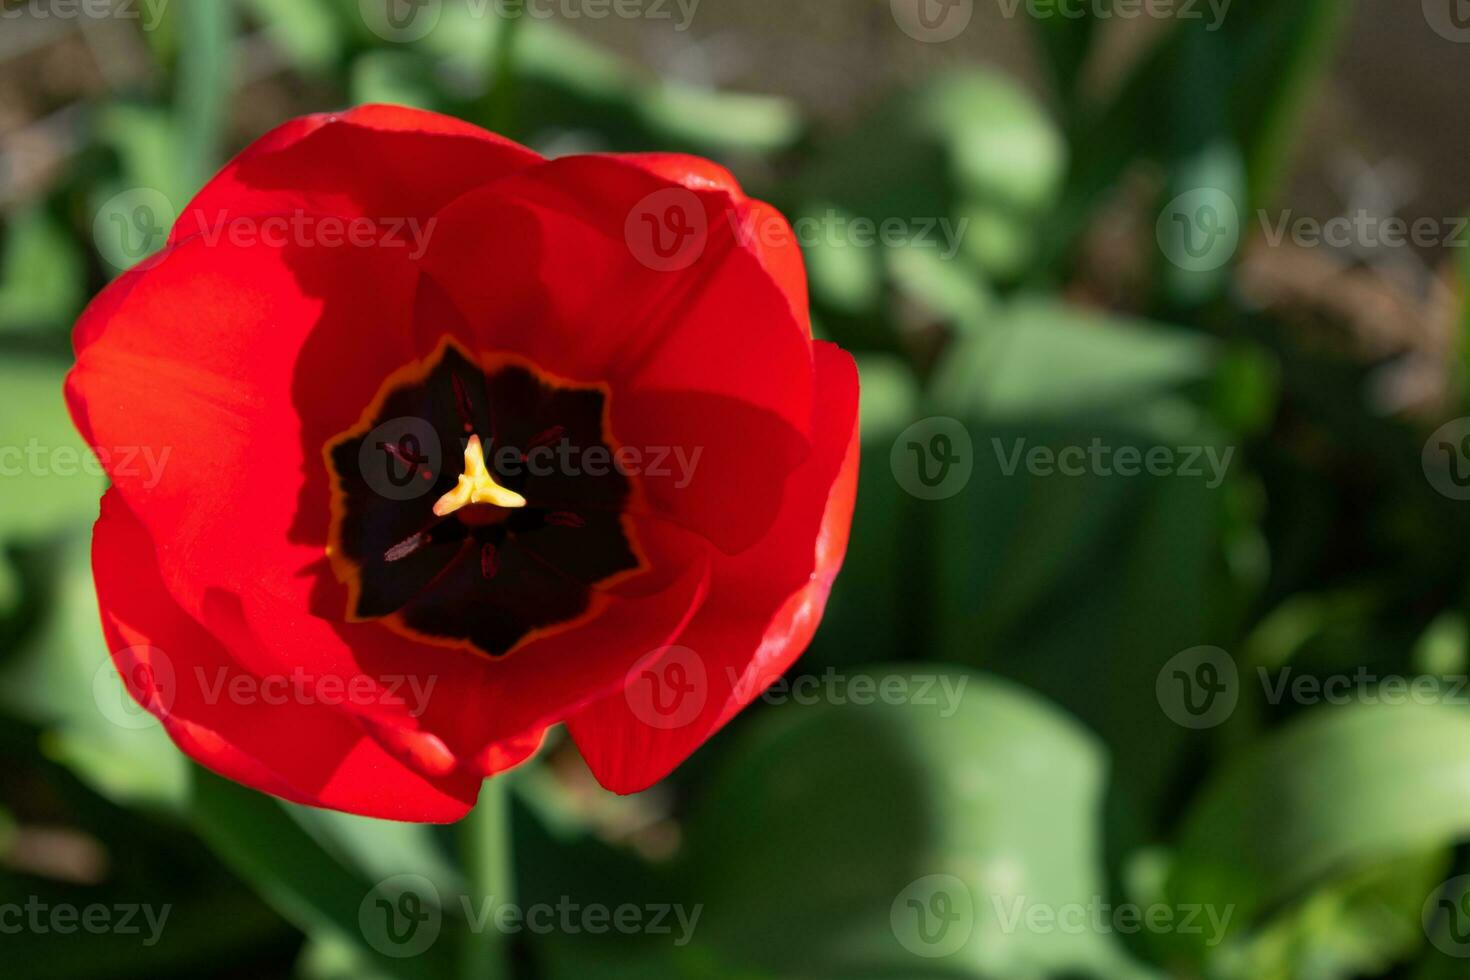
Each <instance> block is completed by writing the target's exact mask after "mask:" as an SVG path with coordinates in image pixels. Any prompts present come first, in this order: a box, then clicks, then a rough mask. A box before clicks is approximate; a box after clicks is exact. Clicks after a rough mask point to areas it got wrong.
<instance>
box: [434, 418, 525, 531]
mask: <svg viewBox="0 0 1470 980" xmlns="http://www.w3.org/2000/svg"><path fill="white" fill-rule="evenodd" d="M471 504H492V505H494V506H496V507H506V508H510V509H515V508H517V507H524V506H526V498H525V497H522V496H521V495H520V494H518V493H516V492H515V491H514V490H507V489H506V488H505V487H502V486H501V485H500V484H498V483H496V482H495V477H493V476H491V475H490V471H489V470H488V469H486V468H485V450H484V448H483V447H482V446H481V445H480V437H479V436H470V441H469V444H468V445H467V446H465V447H464V473H462V474H460V477H459V483H458V485H456V486H455V488H454V489H453V490H451V491H449V492H448V493H446V494H445V495H444V496H442V497H440V498H439V502H438V503H436V504H435V505H434V514H435V515H436V516H438V517H448V516H449V515H450V514H453V513H454V512H455V511H457V510H460V509H461V508H464V507H468V506H470V505H471Z"/></svg>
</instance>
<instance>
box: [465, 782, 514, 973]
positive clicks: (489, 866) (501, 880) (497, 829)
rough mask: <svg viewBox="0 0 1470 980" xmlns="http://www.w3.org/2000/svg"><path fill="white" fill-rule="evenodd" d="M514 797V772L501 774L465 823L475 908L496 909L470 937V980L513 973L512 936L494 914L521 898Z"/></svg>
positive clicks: (467, 868)
mask: <svg viewBox="0 0 1470 980" xmlns="http://www.w3.org/2000/svg"><path fill="white" fill-rule="evenodd" d="M510 796H511V789H510V776H509V775H508V774H507V775H500V776H497V777H495V778H494V779H492V780H490V781H489V782H487V783H486V784H485V787H484V789H483V790H482V791H481V792H480V802H479V803H478V804H477V805H476V806H475V808H474V810H472V811H471V812H470V815H469V816H468V817H465V819H464V820H463V821H462V822H461V823H460V825H459V832H460V852H461V855H462V857H463V860H464V871H465V878H466V879H467V880H468V882H469V889H470V900H471V902H472V906H471V907H472V908H474V909H475V910H476V911H478V910H480V909H481V908H482V907H489V908H490V909H491V912H492V914H491V915H490V917H489V918H488V919H486V920H485V923H486V928H485V930H484V931H482V932H480V933H475V932H473V931H472V932H470V933H469V934H468V939H467V940H466V941H465V949H464V957H463V969H462V970H461V974H460V975H461V976H462V977H463V978H464V980H494V978H509V977H510V976H511V959H510V957H511V949H510V943H509V937H507V936H506V935H505V934H503V933H501V932H499V931H498V930H497V929H496V928H495V921H496V919H495V915H494V914H493V913H494V910H495V909H498V908H500V907H501V906H503V905H508V904H511V903H513V902H515V900H516V889H515V847H514V844H513V842H512V840H511V827H510V821H511V814H510ZM490 903H493V904H490Z"/></svg>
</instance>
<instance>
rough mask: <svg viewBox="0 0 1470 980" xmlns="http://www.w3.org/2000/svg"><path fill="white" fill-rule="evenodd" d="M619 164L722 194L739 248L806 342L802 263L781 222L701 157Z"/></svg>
mask: <svg viewBox="0 0 1470 980" xmlns="http://www.w3.org/2000/svg"><path fill="white" fill-rule="evenodd" d="M619 159H622V160H627V161H628V162H629V163H634V164H637V165H638V166H640V167H642V168H643V169H645V170H647V171H648V172H649V173H652V174H657V175H658V176H660V177H663V178H664V179H665V180H671V181H673V182H674V183H676V184H683V185H684V186H685V187H688V188H690V189H691V190H699V189H703V188H711V189H719V190H723V191H725V192H726V193H728V194H729V195H730V197H731V198H732V199H733V200H734V202H735V209H736V212H737V214H738V220H739V222H740V228H741V235H740V243H741V245H743V246H744V247H745V248H747V249H749V250H750V251H751V252H752V253H753V254H754V255H755V256H756V257H757V258H758V259H760V261H761V265H763V266H765V269H766V271H767V272H768V273H770V274H771V277H772V278H773V279H775V280H776V283H777V284H778V285H779V286H780V287H781V291H782V292H784V293H785V294H786V298H787V299H788V300H789V301H790V303H791V313H792V316H794V317H795V318H796V322H797V323H799V324H800V325H801V327H802V329H803V330H805V331H806V333H807V336H811V332H812V320H811V309H810V298H809V296H808V293H807V281H806V262H805V260H804V259H803V258H802V254H801V247H800V245H799V244H798V243H797V240H796V233H795V232H794V231H793V230H792V228H791V225H790V223H789V222H787V220H786V217H785V216H784V215H783V214H781V212H780V211H777V210H776V209H775V208H773V207H771V206H770V205H769V204H767V203H765V202H764V201H756V200H752V199H751V198H749V197H746V196H745V192H744V191H743V190H741V188H740V184H739V182H738V181H736V180H735V177H734V176H733V175H732V174H731V173H730V171H728V170H726V169H725V168H724V167H721V166H720V165H718V164H715V163H711V162H710V161H708V160H705V159H704V158H702V157H695V156H688V155H686V154H683V153H630V154H626V155H621V156H620V157H619Z"/></svg>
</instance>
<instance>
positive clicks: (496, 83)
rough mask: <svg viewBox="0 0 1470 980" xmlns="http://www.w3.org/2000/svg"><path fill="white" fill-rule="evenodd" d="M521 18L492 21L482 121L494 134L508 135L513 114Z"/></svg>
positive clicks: (513, 122)
mask: <svg viewBox="0 0 1470 980" xmlns="http://www.w3.org/2000/svg"><path fill="white" fill-rule="evenodd" d="M523 19H524V18H523V17H501V18H500V19H499V20H497V21H495V40H494V42H493V43H492V45H491V54H490V89H489V91H488V92H487V93H486V103H487V106H486V122H487V123H488V124H489V126H490V128H491V129H493V130H494V131H495V132H497V133H502V134H509V133H510V130H511V129H512V127H514V126H515V121H516V119H515V117H516V76H515V62H516V38H517V37H519V35H520V32H521V21H522V20H523Z"/></svg>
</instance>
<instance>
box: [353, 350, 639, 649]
mask: <svg viewBox="0 0 1470 980" xmlns="http://www.w3.org/2000/svg"><path fill="white" fill-rule="evenodd" d="M606 401H607V396H606V394H605V393H604V391H603V390H602V389H600V388H598V387H592V386H579V385H573V384H569V383H564V382H561V381H556V380H552V379H550V378H548V377H546V376H545V375H543V374H542V373H541V372H539V371H538V370H537V369H536V368H535V367H534V366H533V365H529V364H524V363H519V362H514V361H504V360H502V361H497V362H495V363H490V364H477V363H476V362H475V361H474V360H473V359H472V358H471V357H470V356H469V355H467V354H466V353H465V352H463V351H462V350H461V349H460V348H459V347H458V346H456V345H453V344H446V345H445V346H444V347H443V349H442V350H441V351H440V353H439V354H437V355H436V356H435V357H433V358H431V359H430V360H429V361H427V362H425V363H424V364H422V365H417V366H415V367H414V368H412V369H406V370H405V371H404V372H400V374H399V375H398V376H395V377H394V378H392V379H390V380H389V381H388V383H387V384H386V385H385V386H384V389H383V391H382V393H381V394H380V395H379V397H378V398H377V400H376V401H375V402H374V405H373V407H372V408H370V409H369V410H368V412H366V413H365V415H364V419H363V422H362V423H361V424H359V425H358V426H357V427H356V428H354V429H353V430H352V431H351V432H349V433H347V434H345V435H343V436H341V437H339V438H338V439H336V440H333V441H332V443H331V444H329V446H328V447H327V453H326V456H327V462H328V466H329V467H330V469H331V471H332V474H333V477H334V494H333V498H334V499H333V520H332V540H331V545H330V550H331V557H332V563H333V567H334V568H335V569H336V571H337V574H338V577H339V578H340V579H342V581H344V582H345V583H347V585H348V587H349V591H350V593H351V598H350V600H349V609H348V615H349V616H350V617H351V618H353V619H356V620H368V619H375V620H381V621H382V622H384V623H385V624H386V625H388V626H390V627H392V628H395V629H398V630H400V631H401V632H405V633H407V634H409V635H411V636H414V637H415V638H418V639H422V640H427V641H429V642H437V643H442V644H445V645H451V646H466V645H467V646H469V647H472V648H473V649H475V650H477V651H479V652H481V653H485V654H489V655H492V656H498V655H501V654H505V653H508V652H510V651H511V650H512V649H514V648H515V647H516V646H517V645H518V644H521V643H523V642H524V641H526V640H527V639H529V638H532V637H534V636H535V635H538V634H541V633H545V632H549V631H553V630H555V629H557V628H559V627H564V626H566V625H570V624H572V623H575V622H577V621H578V620H580V619H581V618H583V617H585V616H587V615H590V614H592V613H594V612H595V611H596V610H595V603H596V602H597V596H596V593H595V588H596V587H597V586H598V585H602V584H606V583H608V582H609V581H610V580H612V579H614V578H615V577H617V576H620V575H623V574H625V573H628V572H632V571H634V570H636V569H638V568H639V567H640V564H641V563H640V560H639V558H638V554H637V551H636V548H635V546H634V544H633V541H632V536H631V533H630V531H629V529H628V528H627V527H626V526H625V521H624V517H623V515H624V511H625V510H626V507H627V502H628V498H629V494H630V490H631V487H630V483H629V479H628V477H627V476H625V475H624V474H623V473H622V472H620V471H619V469H618V467H616V466H614V465H612V460H613V459H614V453H613V450H612V447H611V446H610V445H609V440H608V437H607V435H606V433H605V418H604V417H605V410H606Z"/></svg>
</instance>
